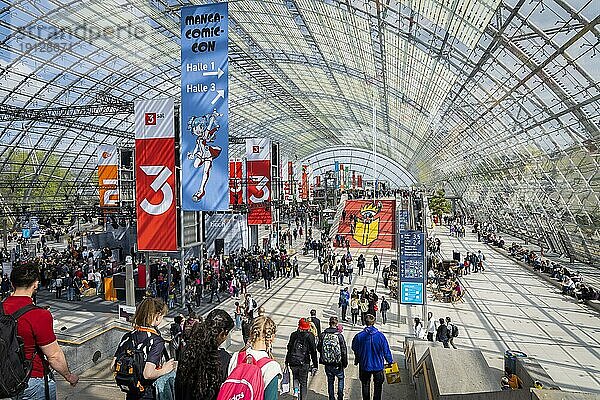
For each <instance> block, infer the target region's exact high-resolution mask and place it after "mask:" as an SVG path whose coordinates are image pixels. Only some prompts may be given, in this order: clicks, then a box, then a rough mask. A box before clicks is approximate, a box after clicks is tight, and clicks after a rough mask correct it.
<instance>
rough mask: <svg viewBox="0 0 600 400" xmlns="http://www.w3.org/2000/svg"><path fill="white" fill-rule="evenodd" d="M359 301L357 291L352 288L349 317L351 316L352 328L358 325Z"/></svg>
mask: <svg viewBox="0 0 600 400" xmlns="http://www.w3.org/2000/svg"><path fill="white" fill-rule="evenodd" d="M359 301H360V298H359V296H358V291H357V290H356V288H354V289H353V290H352V296H350V315H352V325H353V326H354V325H356V324H358V312H359Z"/></svg>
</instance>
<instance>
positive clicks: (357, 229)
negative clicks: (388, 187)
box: [338, 200, 396, 249]
mask: <svg viewBox="0 0 600 400" xmlns="http://www.w3.org/2000/svg"><path fill="white" fill-rule="evenodd" d="M395 208H396V202H395V201H394V200H380V201H379V200H378V201H377V202H376V203H373V202H372V201H371V200H348V201H346V205H345V207H344V210H345V211H346V215H350V216H356V222H355V219H354V218H346V219H345V220H343V221H340V225H339V228H338V233H339V234H340V235H342V236H343V237H344V238H347V239H348V240H349V241H350V247H369V248H385V249H393V248H394V247H395V231H396V230H395V229H396V228H395V226H396V223H395V216H396V212H395Z"/></svg>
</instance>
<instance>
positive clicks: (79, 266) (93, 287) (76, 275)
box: [0, 241, 124, 301]
mask: <svg viewBox="0 0 600 400" xmlns="http://www.w3.org/2000/svg"><path fill="white" fill-rule="evenodd" d="M40 243H41V241H39V242H37V244H40ZM26 248H27V247H21V246H15V248H13V250H12V251H11V252H8V251H6V250H4V251H3V254H4V256H5V257H6V255H7V254H9V257H8V258H6V259H7V261H5V263H10V265H11V267H15V266H19V265H22V264H24V263H28V264H33V265H35V266H36V267H37V268H39V270H40V287H39V290H47V291H49V292H53V293H55V298H56V299H65V300H68V301H78V300H81V298H82V297H83V296H91V295H96V294H100V293H101V292H102V289H103V288H102V282H103V279H104V278H105V277H110V276H113V274H115V273H117V272H121V271H122V270H123V269H124V266H122V265H119V263H118V262H116V260H115V259H114V254H113V252H112V251H111V250H110V249H108V248H103V249H93V250H91V249H88V248H87V247H79V246H76V245H74V244H73V243H70V244H69V245H68V246H67V247H66V248H65V249H63V250H58V249H57V248H50V247H48V246H47V244H44V245H43V246H42V247H41V248H40V252H37V253H36V255H35V256H34V255H33V254H31V253H29V252H27V251H26ZM15 249H16V251H15ZM0 279H1V281H2V282H1V283H0V290H1V296H2V298H5V297H6V296H8V295H9V293H10V290H11V281H10V276H9V275H8V273H4V274H2V276H1V277H0Z"/></svg>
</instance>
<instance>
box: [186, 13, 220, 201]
mask: <svg viewBox="0 0 600 400" xmlns="http://www.w3.org/2000/svg"><path fill="white" fill-rule="evenodd" d="M228 20H229V17H228V7H227V3H226V2H225V3H214V4H207V5H203V6H192V7H184V8H182V9H181V169H182V177H181V195H182V199H181V204H182V206H183V209H184V210H186V211H225V210H228V209H229V172H228V168H229V152H228V144H229V109H228V100H229V83H228V71H229V65H228V60H227V55H228V48H227V46H228V26H227V25H228Z"/></svg>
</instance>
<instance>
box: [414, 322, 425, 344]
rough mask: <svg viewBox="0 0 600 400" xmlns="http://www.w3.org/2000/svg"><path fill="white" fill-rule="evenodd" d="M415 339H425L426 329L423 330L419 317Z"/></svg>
mask: <svg viewBox="0 0 600 400" xmlns="http://www.w3.org/2000/svg"><path fill="white" fill-rule="evenodd" d="M414 329H415V337H416V338H417V339H423V338H425V329H423V323H422V322H421V319H420V318H418V317H415V326H414Z"/></svg>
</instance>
